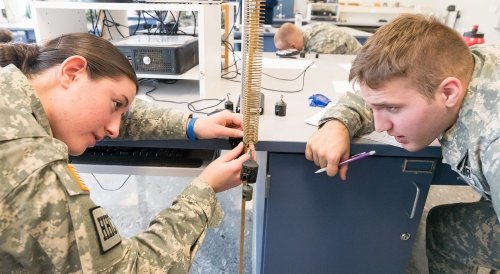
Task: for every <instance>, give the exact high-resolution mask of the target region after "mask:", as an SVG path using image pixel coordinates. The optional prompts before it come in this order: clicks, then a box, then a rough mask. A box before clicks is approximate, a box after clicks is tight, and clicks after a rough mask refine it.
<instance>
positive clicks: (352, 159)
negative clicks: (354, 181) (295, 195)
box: [314, 150, 375, 173]
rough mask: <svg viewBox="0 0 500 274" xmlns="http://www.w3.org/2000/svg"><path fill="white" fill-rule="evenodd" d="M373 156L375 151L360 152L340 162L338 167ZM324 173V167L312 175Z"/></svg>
mask: <svg viewBox="0 0 500 274" xmlns="http://www.w3.org/2000/svg"><path fill="white" fill-rule="evenodd" d="M373 154H375V150H372V151H369V152H361V153H359V154H356V155H353V156H352V157H351V158H349V159H347V160H345V161H343V162H340V163H339V166H343V165H345V164H348V163H350V162H354V161H357V160H361V159H363V158H366V157H368V156H372V155H373ZM325 171H326V167H324V168H321V169H318V170H317V171H316V172H314V173H321V172H325Z"/></svg>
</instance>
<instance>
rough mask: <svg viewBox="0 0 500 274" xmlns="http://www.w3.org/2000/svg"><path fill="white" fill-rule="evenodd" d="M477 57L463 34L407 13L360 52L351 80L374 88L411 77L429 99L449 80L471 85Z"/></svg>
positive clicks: (377, 35)
mask: <svg viewBox="0 0 500 274" xmlns="http://www.w3.org/2000/svg"><path fill="white" fill-rule="evenodd" d="M473 64H474V62H473V57H472V55H471V52H470V50H469V48H468V47H467V45H466V44H465V42H464V41H463V39H462V37H461V36H460V34H458V33H457V32H456V31H454V30H453V29H451V28H449V27H448V26H446V25H444V24H442V23H441V22H439V21H438V20H437V19H436V18H433V17H426V16H423V15H415V14H403V15H401V16H399V17H398V18H396V19H394V20H393V21H391V22H390V23H389V24H387V25H385V26H383V27H381V28H380V29H379V30H378V31H377V32H376V33H375V34H374V35H373V36H372V37H370V38H369V39H368V41H367V42H366V44H365V45H364V46H363V47H362V48H361V50H360V51H359V52H358V54H357V57H356V59H355V60H354V62H353V64H352V67H351V71H350V74H349V81H354V82H358V83H360V84H365V85H367V86H368V87H370V88H372V89H377V88H380V87H382V86H383V85H384V84H385V83H386V82H387V81H390V80H393V79H397V78H407V79H409V80H410V84H411V85H412V86H413V87H414V88H416V89H417V90H419V91H420V92H421V93H422V94H423V95H424V96H426V97H427V98H429V99H432V98H434V91H435V90H436V89H437V87H438V86H439V85H440V83H441V82H442V81H443V80H444V79H445V78H446V77H457V78H458V79H459V80H461V81H462V83H468V81H469V78H470V75H471V73H472V70H473Z"/></svg>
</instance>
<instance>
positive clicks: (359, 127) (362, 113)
mask: <svg viewBox="0 0 500 274" xmlns="http://www.w3.org/2000/svg"><path fill="white" fill-rule="evenodd" d="M333 119H336V120H339V121H340V122H342V123H343V124H344V125H345V126H346V127H347V129H348V130H349V135H350V136H351V138H352V137H358V136H361V135H363V134H367V133H370V132H372V131H373V130H374V125H373V115H372V111H371V109H370V108H368V107H367V106H366V104H365V102H364V101H363V99H362V98H361V97H360V96H359V95H357V94H354V93H352V92H347V93H346V94H345V95H344V96H342V97H341V98H340V100H339V102H338V103H337V104H335V105H334V106H332V107H330V108H329V109H328V110H327V111H326V113H325V114H324V115H323V117H322V118H321V119H320V121H319V125H320V127H321V126H322V125H323V124H324V123H326V122H328V121H330V120H333Z"/></svg>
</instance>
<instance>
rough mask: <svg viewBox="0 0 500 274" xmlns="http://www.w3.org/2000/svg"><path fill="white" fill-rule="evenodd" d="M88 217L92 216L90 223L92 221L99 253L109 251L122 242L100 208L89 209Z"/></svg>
mask: <svg viewBox="0 0 500 274" xmlns="http://www.w3.org/2000/svg"><path fill="white" fill-rule="evenodd" d="M90 215H91V216H92V221H94V227H95V230H96V232H97V238H98V240H99V246H100V247H101V253H106V252H108V251H110V250H111V249H113V247H115V246H117V245H119V244H120V243H121V242H122V239H121V237H120V234H118V230H117V229H116V226H115V225H114V224H113V222H112V221H111V218H109V216H108V214H107V213H106V212H105V211H104V209H102V207H100V206H98V207H94V208H92V209H90Z"/></svg>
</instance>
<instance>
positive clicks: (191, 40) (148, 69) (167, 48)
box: [112, 35, 199, 75]
mask: <svg viewBox="0 0 500 274" xmlns="http://www.w3.org/2000/svg"><path fill="white" fill-rule="evenodd" d="M112 43H113V44H114V45H115V46H116V47H117V48H118V49H119V50H120V51H121V52H122V53H123V54H124V55H125V56H126V57H127V59H128V60H129V62H130V64H131V65H132V67H133V68H134V70H135V72H136V73H146V74H173V75H179V74H183V73H184V72H186V71H188V70H189V69H191V68H192V67H194V66H196V65H198V62H199V58H198V38H196V37H193V36H184V35H168V36H167V35H133V36H129V37H126V38H123V39H120V40H114V41H112Z"/></svg>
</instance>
